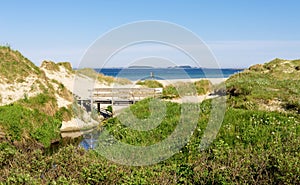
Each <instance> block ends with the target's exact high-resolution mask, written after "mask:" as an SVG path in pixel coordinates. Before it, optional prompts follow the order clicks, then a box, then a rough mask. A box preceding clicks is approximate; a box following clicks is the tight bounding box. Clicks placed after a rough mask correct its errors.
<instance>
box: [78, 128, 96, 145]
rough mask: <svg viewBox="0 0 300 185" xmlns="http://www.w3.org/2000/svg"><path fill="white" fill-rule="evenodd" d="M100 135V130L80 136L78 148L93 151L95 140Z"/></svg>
mask: <svg viewBox="0 0 300 185" xmlns="http://www.w3.org/2000/svg"><path fill="white" fill-rule="evenodd" d="M100 134H101V131H100V130H96V129H95V130H93V131H91V132H89V133H85V134H84V135H82V138H83V139H82V141H81V142H80V144H79V146H81V147H83V148H84V149H86V150H89V149H95V148H96V147H97V140H98V138H99V136H100Z"/></svg>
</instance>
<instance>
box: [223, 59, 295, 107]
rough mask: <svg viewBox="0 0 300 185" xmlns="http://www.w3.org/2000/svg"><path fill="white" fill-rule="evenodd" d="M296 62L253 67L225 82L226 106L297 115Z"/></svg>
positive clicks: (270, 63) (272, 62) (274, 61)
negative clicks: (295, 113)
mask: <svg viewBox="0 0 300 185" xmlns="http://www.w3.org/2000/svg"><path fill="white" fill-rule="evenodd" d="M297 66H300V60H294V61H286V60H280V59H275V60H273V61H271V62H269V63H266V64H264V65H255V66H252V67H250V68H249V69H248V70H246V71H244V72H242V73H239V74H236V75H233V76H232V77H231V78H229V79H228V80H227V81H226V86H227V92H228V94H229V96H230V97H229V102H228V103H229V104H230V105H231V106H233V107H235V108H245V109H250V110H255V109H259V110H277V111H280V110H282V111H294V112H299V111H300V107H299V102H300V96H299V94H300V71H299V70H297V69H296V68H297Z"/></svg>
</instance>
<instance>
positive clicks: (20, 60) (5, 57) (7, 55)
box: [0, 46, 45, 83]
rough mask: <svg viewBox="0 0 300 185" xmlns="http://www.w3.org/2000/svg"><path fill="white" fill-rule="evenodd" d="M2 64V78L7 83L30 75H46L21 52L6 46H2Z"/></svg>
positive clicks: (0, 73) (0, 56) (0, 74)
mask: <svg viewBox="0 0 300 185" xmlns="http://www.w3.org/2000/svg"><path fill="white" fill-rule="evenodd" d="M0 66H1V68H0V78H1V80H2V81H3V82H7V83H13V82H22V81H23V80H24V78H25V77H27V76H29V75H37V76H39V77H41V78H44V76H45V75H44V73H42V72H41V71H40V70H39V68H38V67H36V66H35V65H34V64H33V63H32V62H30V61H29V60H28V59H27V58H25V57H24V56H23V55H22V54H21V53H20V52H18V51H14V50H12V49H10V47H6V46H0Z"/></svg>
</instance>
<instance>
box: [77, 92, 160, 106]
mask: <svg viewBox="0 0 300 185" xmlns="http://www.w3.org/2000/svg"><path fill="white" fill-rule="evenodd" d="M90 93H91V96H90V98H89V99H81V98H80V97H77V99H78V103H79V104H80V105H83V104H89V106H90V110H92V109H93V105H94V104H97V111H98V112H101V104H110V105H128V104H134V103H136V102H138V101H140V100H142V99H144V98H147V97H156V96H159V95H160V94H162V88H114V87H113V88H95V89H92V90H90ZM85 107H86V108H87V106H85Z"/></svg>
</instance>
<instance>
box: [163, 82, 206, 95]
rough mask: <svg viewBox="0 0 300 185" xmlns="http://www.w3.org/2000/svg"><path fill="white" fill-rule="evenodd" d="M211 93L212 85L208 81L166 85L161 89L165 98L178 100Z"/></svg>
mask: <svg viewBox="0 0 300 185" xmlns="http://www.w3.org/2000/svg"><path fill="white" fill-rule="evenodd" d="M211 91H212V84H211V82H210V81H209V80H199V81H196V82H194V83H192V82H177V83H175V84H171V85H167V86H166V87H164V89H163V96H164V97H165V98H178V97H182V96H191V95H192V96H196V95H204V94H207V93H209V92H211Z"/></svg>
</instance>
